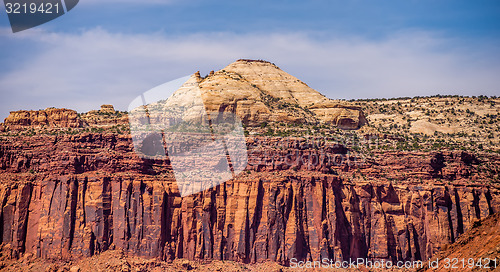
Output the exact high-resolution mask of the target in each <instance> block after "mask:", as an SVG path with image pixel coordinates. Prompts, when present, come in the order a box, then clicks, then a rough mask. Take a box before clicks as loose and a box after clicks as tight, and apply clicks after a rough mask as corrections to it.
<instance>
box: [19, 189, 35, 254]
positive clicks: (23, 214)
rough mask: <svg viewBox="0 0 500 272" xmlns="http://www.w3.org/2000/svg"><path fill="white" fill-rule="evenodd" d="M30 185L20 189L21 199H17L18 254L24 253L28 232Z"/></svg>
mask: <svg viewBox="0 0 500 272" xmlns="http://www.w3.org/2000/svg"><path fill="white" fill-rule="evenodd" d="M32 189H33V188H32V184H31V183H27V184H26V185H25V186H23V187H22V189H21V197H20V199H19V201H20V203H19V219H18V220H19V221H18V222H19V225H18V234H17V241H18V252H19V253H21V254H22V253H24V252H25V250H26V234H27V231H28V218H29V206H30V203H31V193H32V191H33V190H32Z"/></svg>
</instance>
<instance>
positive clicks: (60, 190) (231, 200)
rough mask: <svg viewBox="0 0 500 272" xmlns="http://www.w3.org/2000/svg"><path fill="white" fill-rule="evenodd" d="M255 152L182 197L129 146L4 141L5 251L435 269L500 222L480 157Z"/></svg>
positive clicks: (327, 146) (269, 143) (61, 139)
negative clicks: (486, 222)
mask: <svg viewBox="0 0 500 272" xmlns="http://www.w3.org/2000/svg"><path fill="white" fill-rule="evenodd" d="M28 139H29V141H27V140H28ZM47 141H50V142H51V143H52V145H45V144H44V143H46V142H47ZM284 143H285V144H284ZM247 145H248V148H249V156H250V159H249V166H248V168H247V169H248V170H247V171H245V172H244V173H243V174H241V175H240V176H238V177H236V178H235V179H234V180H231V181H228V182H226V183H224V184H221V185H219V186H217V187H215V188H212V189H209V190H206V191H204V192H201V193H198V194H194V195H191V196H187V197H183V198H182V197H180V196H179V193H178V189H177V185H176V183H175V180H174V179H173V175H172V172H171V170H170V168H169V166H168V161H160V160H143V159H140V158H139V157H138V156H137V155H136V154H135V153H134V152H133V150H132V143H131V140H130V138H129V136H128V135H116V134H105V135H102V134H92V133H86V134H79V135H64V136H35V137H18V138H10V139H9V138H2V140H1V142H0V155H1V162H0V171H1V173H0V177H1V179H2V182H1V185H0V203H1V213H0V221H2V224H1V229H0V239H1V240H0V242H1V243H3V244H4V248H10V249H11V251H10V254H11V256H12V257H19V256H21V255H23V254H27V253H32V254H34V255H35V256H39V257H42V258H63V259H69V258H78V257H80V256H92V255H95V254H99V253H100V252H103V251H106V250H108V249H118V248H119V249H123V250H124V251H126V252H128V254H132V255H137V256H143V257H149V258H156V257H158V258H161V259H164V260H172V259H176V258H187V259H208V260H210V259H217V260H234V261H239V262H247V263H252V262H261V261H265V260H272V261H277V262H280V263H283V264H287V263H288V262H289V261H290V259H291V258H297V259H300V260H318V259H320V258H330V259H332V260H348V259H349V258H357V257H361V258H370V259H373V260H379V259H384V260H393V261H395V260H426V259H428V258H429V257H431V256H432V255H433V254H434V253H435V252H437V251H438V250H439V249H440V248H441V247H442V246H443V245H445V244H448V243H452V242H454V241H455V240H456V239H457V237H459V236H460V235H461V234H462V233H464V231H466V230H467V229H469V228H470V227H471V225H472V222H473V221H474V220H475V219H479V218H484V217H486V216H488V215H490V214H493V213H496V212H500V195H499V194H500V192H499V189H498V186H495V185H494V184H488V181H487V180H484V179H482V176H481V175H479V174H478V173H479V170H478V167H477V165H476V164H475V163H474V160H473V159H470V158H471V157H473V158H476V157H475V156H473V155H472V154H462V153H454V152H450V153H449V154H441V155H437V154H429V153H422V154H418V155H412V154H404V153H397V152H394V153H387V154H385V155H384V159H383V160H375V159H373V160H372V159H370V158H366V159H363V160H362V159H360V157H355V156H352V157H351V159H347V158H348V156H347V155H349V154H351V153H350V151H349V150H348V149H347V148H346V147H345V146H342V145H338V144H334V143H329V142H324V143H320V144H316V145H311V144H310V142H308V140H307V139H300V138H298V139H295V140H294V141H289V142H285V141H283V139H279V138H250V139H248V141H247ZM283 145H286V146H283ZM322 154H323V157H322ZM325 154H330V155H332V156H333V157H334V158H335V159H327V158H326V157H327V156H325ZM314 156H317V157H318V158H319V160H318V163H312V160H310V159H311V158H313V157H314ZM305 158H307V159H305ZM486 159H487V158H483V157H479V158H476V160H478V161H480V160H483V161H484V160H486ZM490 159H493V161H498V158H497V157H496V158H490ZM339 160H340V161H339ZM353 162H357V163H353ZM478 163H479V162H478ZM396 165H397V166H399V167H400V168H399V169H395V168H394V167H395V166H396ZM398 172H407V173H417V174H416V175H419V176H418V179H412V178H409V177H405V178H402V175H401V174H400V173H398ZM448 172H449V173H455V174H454V175H451V176H447V175H446V173H448ZM356 173H358V175H360V174H359V173H362V174H363V175H364V176H365V177H367V180H364V181H361V180H358V181H354V179H355V174H356ZM381 173H387V175H388V176H385V177H382V176H381ZM447 178H449V179H448V181H446V182H444V181H443V180H446V179H447Z"/></svg>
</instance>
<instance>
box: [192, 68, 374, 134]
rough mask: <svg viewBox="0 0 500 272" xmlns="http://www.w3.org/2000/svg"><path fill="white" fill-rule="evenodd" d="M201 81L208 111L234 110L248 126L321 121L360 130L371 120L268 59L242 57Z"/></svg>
mask: <svg viewBox="0 0 500 272" xmlns="http://www.w3.org/2000/svg"><path fill="white" fill-rule="evenodd" d="M199 84H200V89H201V94H202V97H203V102H204V104H205V107H206V108H207V110H209V111H215V112H231V113H234V114H236V115H238V116H239V117H240V119H241V120H243V122H244V123H245V124H248V125H257V126H258V125H260V124H261V123H262V122H285V123H289V122H292V123H305V122H318V121H321V122H325V123H328V124H332V125H335V126H338V127H341V128H343V129H358V128H360V127H361V126H363V125H365V124H367V123H368V121H367V120H366V118H365V117H364V114H363V112H362V110H361V108H360V107H358V106H355V105H351V104H349V103H348V102H345V101H336V100H332V99H328V98H326V97H325V96H324V95H322V94H320V93H319V92H317V91H316V90H314V89H312V88H310V87H309V86H307V84H305V83H304V82H302V81H300V80H299V79H297V78H296V77H294V76H292V75H290V74H288V73H286V72H284V71H282V70H281V69H279V68H278V67H277V66H276V65H275V64H272V63H270V62H267V61H258V60H238V61H236V62H234V63H232V64H230V65H228V66H226V67H225V68H224V69H222V70H220V71H217V72H215V73H213V74H212V73H211V74H210V75H208V76H207V77H205V78H200V83H199Z"/></svg>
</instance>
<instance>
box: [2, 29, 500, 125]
mask: <svg viewBox="0 0 500 272" xmlns="http://www.w3.org/2000/svg"><path fill="white" fill-rule="evenodd" d="M10 34H11V33H10V32H9V31H7V30H5V29H3V30H0V40H2V41H5V42H7V43H15V42H18V43H30V44H33V45H36V46H35V47H34V48H36V50H33V51H31V52H28V53H27V54H29V57H26V58H24V59H22V60H21V61H20V62H18V63H16V65H14V66H8V67H1V68H2V71H3V72H2V74H1V75H0V90H1V99H0V109H1V111H0V118H5V117H6V115H7V114H8V111H9V110H16V109H38V108H45V107H49V106H56V107H68V108H73V109H76V110H78V111H88V110H90V109H95V108H97V107H98V106H99V105H100V104H104V103H112V104H115V106H117V107H118V108H120V109H126V106H127V105H128V103H129V102H130V101H131V100H132V99H133V98H134V97H135V96H137V95H138V94H140V93H142V92H144V91H147V90H148V89H150V88H152V87H154V86H156V85H159V84H161V83H164V82H167V81H170V80H172V79H176V78H179V77H182V76H185V75H188V74H191V73H193V72H195V71H197V70H201V72H202V74H203V73H208V72H209V71H210V70H212V69H214V70H217V69H222V68H223V67H224V66H225V65H227V64H229V63H231V62H233V61H235V60H236V59H239V58H257V59H266V60H269V61H272V62H274V63H276V64H277V65H278V66H280V67H281V68H282V69H283V70H285V71H286V72H289V73H290V74H292V75H295V76H297V77H298V78H300V79H302V80H303V81H305V82H306V83H308V84H309V85H310V86H311V87H313V88H315V89H317V90H319V91H321V92H323V93H325V94H326V95H327V96H329V97H332V98H365V97H394V96H415V95H430V94H436V93H442V94H443V93H456V94H465V95H475V94H488V95H494V94H498V93H499V90H498V88H499V87H498V86H500V80H499V79H498V76H497V75H498V74H500V62H499V57H498V56H500V54H499V53H500V49H499V48H498V47H495V46H496V45H493V44H492V45H491V46H490V45H489V44H485V43H481V46H477V45H472V44H467V46H462V47H460V46H458V45H457V44H459V43H457V41H454V40H448V39H444V38H441V37H439V36H438V35H436V34H432V33H425V32H418V31H412V32H406V33H401V34H398V35H394V36H392V37H388V38H386V39H383V40H368V39H363V38H356V37H336V38H324V37H323V38H313V37H311V36H309V35H307V34H305V33H285V34H283V33H270V34H269V33H267V34H261V33H251V34H232V33H203V34H190V35H186V36H175V37H169V36H165V35H163V34H161V33H157V34H148V35H141V34H114V33H109V32H107V31H105V30H102V29H92V30H88V31H84V32H81V33H78V34H59V33H46V32H44V31H42V30H36V31H29V32H26V33H23V34H22V35H16V36H13V35H10ZM462 44H463V43H462ZM490 47H491V48H490ZM12 50H15V49H12Z"/></svg>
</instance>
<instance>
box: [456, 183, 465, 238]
mask: <svg viewBox="0 0 500 272" xmlns="http://www.w3.org/2000/svg"><path fill="white" fill-rule="evenodd" d="M454 193H455V206H456V209H457V233H458V235H460V234H462V233H464V217H463V214H462V207H461V204H460V196H459V195H458V191H457V189H456V188H455V189H454Z"/></svg>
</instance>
